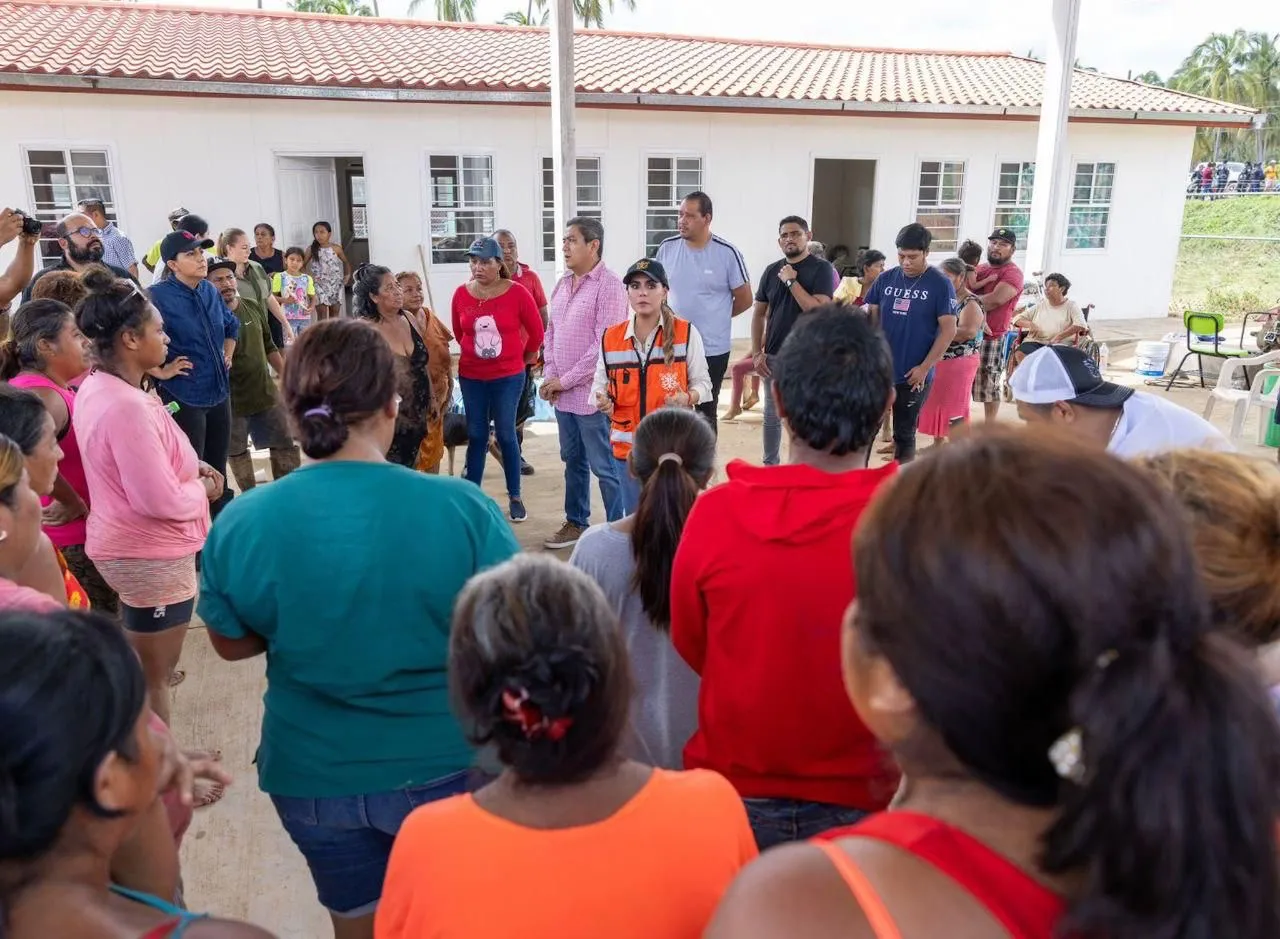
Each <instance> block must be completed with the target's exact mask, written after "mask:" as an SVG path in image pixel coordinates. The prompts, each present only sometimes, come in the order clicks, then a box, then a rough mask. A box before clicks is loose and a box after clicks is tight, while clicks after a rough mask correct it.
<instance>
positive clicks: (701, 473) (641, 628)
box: [569, 408, 716, 769]
mask: <svg viewBox="0 0 1280 939" xmlns="http://www.w3.org/2000/svg"><path fill="white" fill-rule="evenodd" d="M628 464H629V467H628V468H629V469H630V471H631V474H632V475H633V476H634V477H635V478H636V479H637V480H639V485H640V504H639V506H638V507H637V509H636V511H635V514H634V515H628V516H627V517H626V518H624V519H622V520H621V521H618V522H606V523H604V524H603V525H595V526H593V527H591V528H589V529H587V531H586V533H584V534H583V536H582V538H581V539H580V540H579V541H578V544H577V547H575V548H574V550H573V556H572V557H571V558H570V559H569V563H570V564H572V565H573V566H574V567H576V568H578V570H580V571H583V572H585V573H586V574H588V575H589V576H590V577H592V578H593V579H594V580H595V581H596V583H598V584H599V585H600V587H601V589H603V590H604V593H605V596H607V597H608V598H609V603H610V604H611V605H612V606H613V609H614V611H615V612H616V613H617V615H618V617H619V619H620V620H621V622H622V631H623V635H624V637H625V638H626V643H627V651H628V653H629V655H630V658H631V670H632V674H633V675H634V676H635V682H636V695H635V700H634V701H633V703H632V706H631V733H630V734H629V736H628V740H627V744H626V747H625V748H624V749H625V752H626V754H627V756H629V757H631V758H633V759H636V760H639V761H640V762H641V763H647V764H648V765H650V766H660V767H662V768H663V769H684V745H685V744H686V743H687V742H688V741H689V738H690V737H691V736H692V735H693V732H694V730H696V729H697V726H698V674H697V673H696V672H695V671H694V670H693V669H691V668H690V667H689V666H688V665H687V664H686V663H685V661H684V659H682V658H681V657H680V653H678V652H677V651H676V650H675V646H673V645H672V644H671V565H672V562H673V561H674V560H675V555H676V548H677V547H678V546H679V544H680V535H681V534H682V533H683V531H684V523H685V520H686V519H687V518H688V517H689V512H690V511H691V510H692V509H693V503H694V501H695V500H696V499H697V498H698V494H699V493H700V492H702V490H703V489H705V488H706V487H707V484H708V483H710V482H711V477H712V476H713V475H714V473H715V466H716V436H715V433H714V432H713V431H712V430H711V425H710V424H708V423H707V421H706V420H705V419H704V418H703V417H702V416H701V415H700V414H698V413H697V412H696V411H691V410H685V409H683V408H662V409H661V410H658V411H654V412H653V413H652V414H649V415H648V416H647V417H645V419H644V420H642V421H641V422H640V426H639V427H637V428H636V439H635V444H634V445H633V446H632V448H631V454H630V456H629V457H628Z"/></svg>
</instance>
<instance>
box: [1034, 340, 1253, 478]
mask: <svg viewBox="0 0 1280 939" xmlns="http://www.w3.org/2000/svg"><path fill="white" fill-rule="evenodd" d="M1009 387H1010V388H1011V389H1012V391H1013V397H1014V400H1015V401H1017V403H1018V416H1019V417H1020V418H1022V419H1023V420H1024V421H1026V422H1027V423H1028V424H1035V423H1049V424H1054V425H1057V426H1058V427H1059V428H1061V429H1062V430H1064V431H1066V432H1068V433H1071V434H1074V435H1076V436H1077V437H1079V438H1080V440H1081V441H1082V442H1085V443H1088V444H1091V445H1094V446H1097V447H1099V448H1105V449H1106V450H1107V451H1108V452H1110V453H1114V454H1115V455H1116V456H1118V457H1121V458H1123V459H1129V458H1132V457H1137V456H1145V455H1148V454H1153V453H1165V452H1167V451H1170V450H1184V449H1197V448H1199V449H1209V450H1233V449H1235V448H1234V447H1232V446H1231V443H1230V442H1229V441H1228V440H1227V438H1226V437H1224V436H1223V435H1222V433H1221V432H1219V431H1218V429H1217V428H1216V427H1214V426H1213V425H1212V424H1210V423H1209V422H1208V421H1206V420H1205V419H1204V418H1202V417H1200V416H1199V415H1198V414H1193V413H1192V412H1190V411H1188V410H1187V409H1186V408H1183V407H1179V406H1178V405H1176V404H1174V403H1173V402H1172V401H1168V400H1166V399H1165V398H1162V397H1160V396H1159V395H1152V394H1147V393H1145V392H1141V391H1135V390H1134V389H1132V388H1126V387H1125V386H1123V385H1117V384H1115V383H1114V382H1109V381H1106V380H1104V379H1103V377H1102V373H1101V371H1099V369H1098V363H1097V362H1095V361H1094V360H1093V359H1091V358H1089V356H1087V355H1085V354H1084V353H1083V352H1081V351H1080V350H1079V349H1073V348H1071V347H1070V346H1044V347H1042V348H1040V349H1038V350H1036V351H1035V352H1032V353H1031V354H1030V355H1028V356H1027V357H1026V359H1024V360H1023V362H1022V364H1021V365H1019V366H1018V368H1017V371H1015V372H1014V373H1013V376H1012V377H1011V378H1010V379H1009Z"/></svg>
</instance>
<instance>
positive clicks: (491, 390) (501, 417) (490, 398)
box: [458, 372, 524, 499]
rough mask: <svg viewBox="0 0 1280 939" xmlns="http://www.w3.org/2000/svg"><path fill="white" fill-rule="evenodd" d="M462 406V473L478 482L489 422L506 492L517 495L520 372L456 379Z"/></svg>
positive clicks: (522, 381) (486, 443)
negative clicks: (464, 417)
mask: <svg viewBox="0 0 1280 939" xmlns="http://www.w3.org/2000/svg"><path fill="white" fill-rule="evenodd" d="M458 386H459V387H460V388H461V389H462V406H463V407H464V408H465V409H466V412H467V438H468V439H467V465H466V469H465V470H463V473H462V475H463V476H464V477H465V478H467V479H469V480H470V481H471V482H473V483H475V484H476V485H477V486H478V485H480V481H481V480H482V479H484V463H485V460H487V459H488V458H489V425H490V423H492V424H493V434H494V436H495V437H497V438H498V448H499V449H500V450H501V451H502V472H503V473H504V474H505V475H506V477H507V495H508V496H510V497H511V498H512V499H519V498H520V443H519V441H517V440H516V407H517V406H518V405H519V404H520V392H522V391H524V372H520V373H519V374H518V375H511V376H509V377H507V378H491V379H489V380H487V381H481V380H479V379H475V378H462V377H461V376H459V378H458Z"/></svg>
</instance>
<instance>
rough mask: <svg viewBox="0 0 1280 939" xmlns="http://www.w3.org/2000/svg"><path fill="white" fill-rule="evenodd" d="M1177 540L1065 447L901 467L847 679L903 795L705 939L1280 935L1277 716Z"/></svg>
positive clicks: (1053, 440)
mask: <svg viewBox="0 0 1280 939" xmlns="http://www.w3.org/2000/svg"><path fill="white" fill-rule="evenodd" d="M1082 491H1084V492H1088V493H1089V498H1088V500H1086V501H1085V502H1081V501H1080V499H1079V493H1080V492H1082ZM957 493H960V494H961V497H959V498H957ZM1010 505H1017V506H1024V507H1027V506H1036V505H1071V506H1072V507H1073V508H1072V510H1071V511H1069V512H1056V513H1048V512H1042V511H1034V510H1023V511H1018V512H1013V513H1010V512H1009V511H1008V506H1010ZM1186 527H1187V526H1186V522H1185V520H1184V518H1183V515H1182V513H1181V512H1180V511H1179V509H1178V507H1177V505H1176V504H1175V503H1174V501H1173V500H1172V498H1170V497H1169V496H1168V495H1167V494H1166V493H1164V492H1162V491H1161V489H1160V487H1159V485H1158V484H1157V483H1156V481H1155V480H1153V479H1152V478H1151V477H1150V476H1148V475H1147V474H1145V473H1143V472H1142V471H1141V470H1140V469H1138V468H1136V467H1133V466H1129V465H1127V464H1125V463H1123V462H1121V461H1119V460H1116V459H1114V458H1113V457H1110V456H1107V455H1106V454H1103V453H1100V452H1094V451H1091V450H1088V449H1087V448H1083V447H1080V446H1078V445H1076V444H1074V443H1073V442H1071V441H1070V440H1067V439H1065V438H1062V437H1059V436H1056V435H1050V436H1049V437H1047V438H1044V439H1039V440H1037V439H1035V438H1033V437H1032V436H1031V435H1029V434H1025V433H1016V432H1010V431H1004V432H985V433H982V434H978V435H975V436H971V437H968V438H966V439H964V440H962V441H960V442H957V443H955V444H952V445H951V446H948V447H944V448H942V449H941V450H940V451H938V452H937V453H934V454H931V455H930V457H929V458H928V459H926V460H921V461H920V462H919V463H918V464H917V465H915V466H913V467H911V470H910V472H904V473H901V474H900V475H899V476H898V477H897V481H896V482H894V483H893V484H891V485H889V486H887V487H886V488H885V489H884V490H882V494H881V495H880V497H879V498H878V499H877V500H876V501H875V503H874V504H873V505H872V507H871V509H870V511H869V512H868V514H867V515H865V516H864V517H863V519H862V523H861V524H860V525H859V527H858V530H857V532H856V534H855V536H854V549H853V555H854V568H855V570H856V572H857V578H858V598H857V601H856V602H855V603H854V604H853V605H852V606H851V607H850V608H849V612H848V615H847V617H846V619H845V629H844V636H843V659H844V663H843V664H844V676H845V683H846V686H847V688H848V691H849V697H850V699H851V700H852V701H853V705H854V707H855V708H856V709H857V711H858V713H859V715H860V716H861V717H862V719H863V721H864V722H865V723H866V724H867V725H868V726H869V727H870V728H871V729H872V730H873V731H874V732H875V734H876V736H877V737H878V738H879V739H880V740H881V741H882V742H883V743H884V744H885V745H886V746H887V747H888V748H889V749H890V750H891V751H892V753H893V755H894V756H895V757H896V758H897V760H898V762H899V763H900V764H901V767H902V771H903V774H904V777H905V782H904V785H903V788H902V789H901V790H900V792H899V794H898V798H897V799H896V800H895V803H894V805H893V807H892V808H891V809H890V810H889V811H887V812H884V813H881V814H879V815H876V816H873V817H872V818H870V819H868V820H867V821H864V822H862V823H861V824H859V825H856V826H854V827H852V828H849V829H843V830H839V831H836V832H831V833H829V834H828V835H827V836H824V839H825V840H823V841H821V842H814V843H809V844H797V845H789V846H787V847H784V848H780V849H778V850H777V851H771V852H769V853H768V854H767V855H765V856H764V857H763V858H761V860H760V862H759V863H758V864H756V865H753V866H752V867H751V868H749V869H748V870H747V871H746V872H745V873H744V874H743V876H742V877H741V878H740V879H739V880H738V882H737V883H736V884H735V885H734V887H733V889H732V890H731V891H730V893H729V895H728V897H727V898H726V900H725V902H724V904H723V906H722V907H721V909H720V911H719V913H718V914H717V918H716V922H715V923H714V924H713V925H712V927H711V929H710V930H709V931H708V933H707V935H708V937H711V939H722V937H733V939H773V937H784V936H785V937H788V939H790V937H792V936H797V935H802V936H810V937H827V936H832V937H834V936H857V937H870V936H876V937H891V936H899V935H907V936H944V935H946V936H952V935H964V936H969V937H974V939H988V937H989V939H1052V937H1055V936H1099V937H1106V939H1150V937H1153V936H1165V937H1169V939H1192V937H1210V936H1214V937H1216V936H1230V937H1232V939H1274V937H1275V936H1278V935H1280V863H1278V860H1277V844H1276V818H1277V817H1278V816H1280V788H1277V785H1276V780H1277V779H1280V724H1277V722H1276V719H1275V715H1274V712H1273V711H1272V707H1271V703H1270V701H1269V700H1268V697H1267V694H1266V690H1265V689H1264V687H1263V685H1262V683H1261V681H1260V680H1259V676H1258V674H1257V672H1256V670H1255V666H1254V662H1253V661H1252V659H1251V657H1250V656H1249V654H1248V653H1247V652H1246V651H1245V650H1244V649H1242V648H1240V647H1239V646H1237V645H1236V644H1235V643H1234V642H1232V641H1231V640H1230V639H1229V638H1228V637H1226V636H1224V635H1222V634H1221V633H1220V632H1218V631H1217V630H1215V629H1214V624H1213V620H1212V617H1211V615H1210V604H1209V598H1208V596H1207V595H1206V591H1205V588H1204V585H1203V583H1202V581H1201V578H1200V576H1199V571H1198V569H1197V563H1196V556H1195V553H1194V551H1193V550H1192V547H1191V544H1190V540H1189V538H1188V535H1187V531H1186Z"/></svg>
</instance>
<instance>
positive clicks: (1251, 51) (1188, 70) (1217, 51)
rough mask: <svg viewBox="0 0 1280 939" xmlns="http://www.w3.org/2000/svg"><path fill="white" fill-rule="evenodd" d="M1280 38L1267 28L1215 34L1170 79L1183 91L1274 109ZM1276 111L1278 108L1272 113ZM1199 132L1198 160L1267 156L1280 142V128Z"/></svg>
mask: <svg viewBox="0 0 1280 939" xmlns="http://www.w3.org/2000/svg"><path fill="white" fill-rule="evenodd" d="M1278 40H1280V37H1277V36H1269V35H1267V34H1266V33H1249V32H1247V31H1246V30H1243V29H1237V30H1236V31H1235V32H1234V33H1231V34H1227V33H1214V34H1213V35H1211V36H1209V38H1208V39H1206V40H1205V41H1204V42H1202V43H1200V45H1198V46H1196V47H1195V49H1194V50H1192V52H1191V55H1189V56H1187V58H1186V60H1185V61H1184V62H1183V63H1182V65H1181V66H1179V68H1178V70H1177V71H1176V72H1174V74H1173V77H1172V78H1171V79H1169V87H1170V88H1174V89H1176V90H1178V91H1186V92H1190V93H1191V94H1197V95H1203V96H1204V97H1206V98H1217V99H1218V100H1220V101H1230V102H1232V103H1234V104H1243V105H1248V106H1249V107H1255V108H1262V109H1265V108H1273V107H1275V106H1276V105H1277V102H1278V101H1280V88H1278V87H1277V86H1278V85H1280V48H1278ZM1272 113H1274V112H1272ZM1209 134H1210V131H1208V130H1199V131H1197V132H1196V147H1195V156H1196V158H1197V159H1206V158H1210V157H1211V158H1212V159H1213V160H1215V161H1216V160H1219V159H1223V158H1230V157H1241V158H1244V159H1250V160H1251V159H1254V158H1255V153H1256V154H1257V158H1259V159H1260V158H1262V156H1265V153H1266V148H1267V146H1268V144H1270V145H1272V146H1274V144H1275V143H1276V141H1277V128H1274V127H1273V128H1270V129H1269V130H1268V131H1267V132H1266V133H1265V134H1259V133H1257V132H1255V131H1253V130H1246V131H1236V132H1234V133H1233V132H1229V131H1224V130H1221V129H1215V130H1213V131H1212V137H1211V136H1209Z"/></svg>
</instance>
